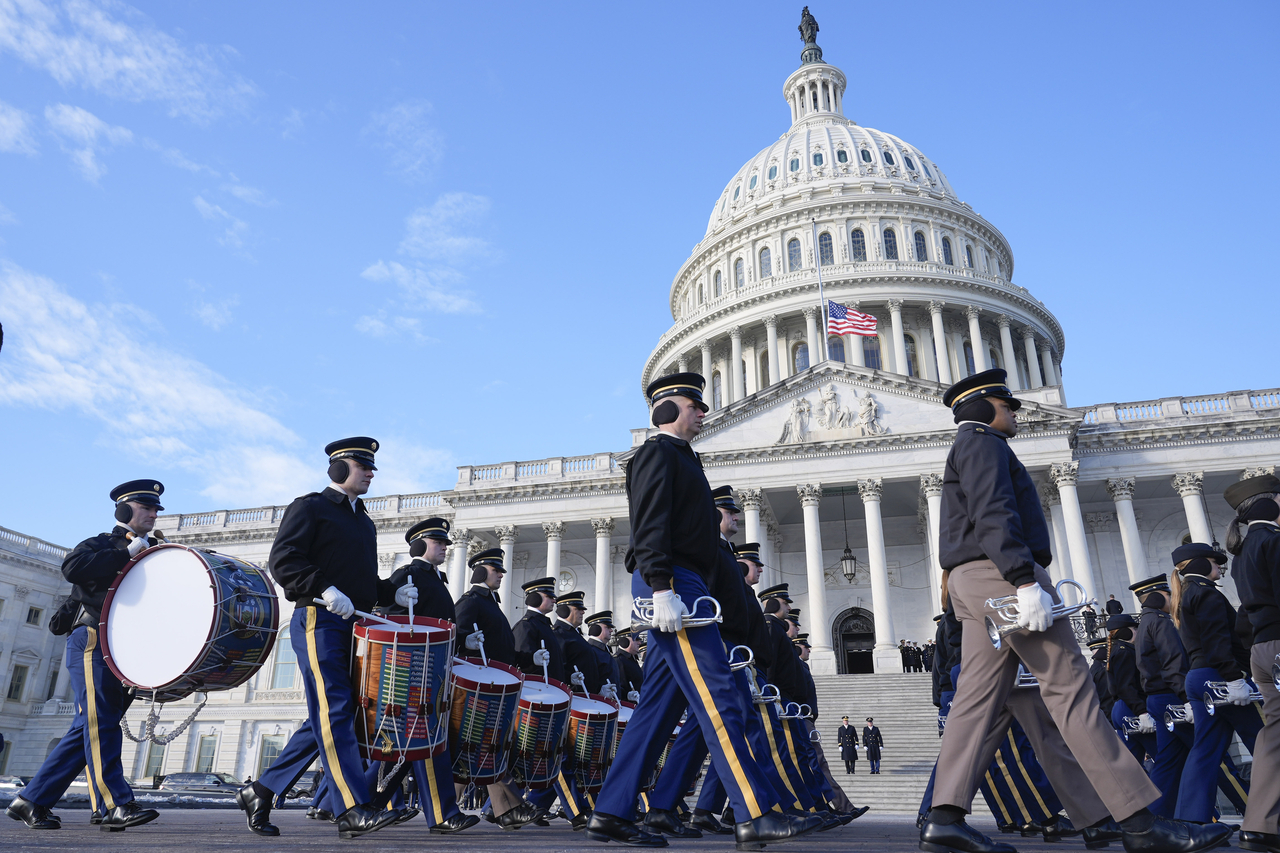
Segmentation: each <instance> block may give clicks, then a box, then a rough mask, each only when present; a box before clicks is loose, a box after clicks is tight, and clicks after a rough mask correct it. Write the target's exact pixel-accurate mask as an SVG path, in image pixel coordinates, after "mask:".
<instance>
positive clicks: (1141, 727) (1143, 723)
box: [1138, 713, 1156, 735]
mask: <svg viewBox="0 0 1280 853" xmlns="http://www.w3.org/2000/svg"><path fill="white" fill-rule="evenodd" d="M1155 731H1156V720H1155V717H1153V716H1151V715H1150V714H1147V713H1142V714H1139V715H1138V734H1142V735H1150V734H1155Z"/></svg>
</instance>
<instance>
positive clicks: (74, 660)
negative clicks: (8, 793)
mask: <svg viewBox="0 0 1280 853" xmlns="http://www.w3.org/2000/svg"><path fill="white" fill-rule="evenodd" d="M163 493H164V486H163V485H161V484H160V483H158V482H156V481H155V480H131V481H130V482H128V483H123V484H122V485H119V486H116V487H115V488H114V489H112V490H111V500H112V501H113V502H114V503H115V520H116V525H115V527H114V528H112V530H111V532H110V533H100V534H98V535H97V536H93V537H90V538H88V539H86V540H84V541H83V542H81V543H80V544H79V545H77V546H76V547H75V548H73V549H72V550H71V553H70V554H68V555H67V557H66V559H64V560H63V561H62V576H63V577H64V578H66V579H67V580H68V581H69V582H70V583H71V584H72V588H71V596H70V598H69V599H68V602H67V605H65V606H64V610H63V611H61V612H60V614H59V615H60V616H65V617H66V619H67V621H69V622H71V623H72V625H68V626H54V627H56V628H58V629H61V630H59V631H57V632H58V633H66V632H67V631H66V630H65V629H66V628H72V630H71V631H70V633H71V637H70V638H69V639H68V640H67V651H66V667H67V672H68V673H69V674H70V676H71V684H72V687H73V689H74V690H75V709H76V713H75V717H73V718H72V720H71V728H70V729H69V730H68V731H67V733H66V734H65V735H64V736H63V737H62V739H61V740H60V741H58V745H57V746H56V747H54V750H53V752H52V753H50V754H49V757H48V758H46V759H45V761H44V764H42V765H41V766H40V770H39V771H38V772H37V773H36V775H35V776H34V777H33V778H32V780H31V782H30V783H29V784H28V785H27V786H26V787H25V788H23V789H22V794H21V796H18V797H15V798H14V800H13V802H12V803H10V804H9V808H8V810H7V814H8V815H9V817H11V818H13V819H14V820H21V821H22V822H24V823H25V824H26V825H27V826H29V827H31V828H32V829H60V828H61V827H62V822H61V820H60V819H59V818H58V817H57V816H56V815H53V814H52V813H51V812H50V811H49V810H50V809H51V808H52V807H53V805H54V804H55V803H57V802H58V800H59V798H61V797H62V795H63V794H64V793H65V792H66V790H67V787H68V786H69V785H70V784H71V783H72V781H74V780H75V778H76V776H77V775H79V773H80V771H81V770H86V769H87V775H88V778H89V801H90V805H91V807H92V809H93V815H94V817H93V818H92V820H93V821H94V822H96V823H98V824H99V825H100V826H101V828H102V829H103V830H104V831H108V832H119V831H121V830H125V829H128V828H129V827H133V826H141V825H142V824H144V823H148V822H150V821H153V820H155V819H156V818H157V817H159V812H157V811H155V810H154V809H144V808H142V807H141V806H139V805H138V803H137V802H136V801H135V800H134V798H133V789H132V788H130V787H129V783H128V782H126V781H125V778H124V767H123V764H122V762H121V757H120V750H121V746H122V735H121V731H120V720H121V719H122V718H123V717H124V713H125V710H126V709H127V708H128V706H129V699H128V696H127V694H126V692H125V688H124V685H123V684H121V683H120V679H118V678H116V676H115V673H113V672H112V671H111V669H110V667H108V666H107V664H106V662H105V661H104V659H103V657H102V647H101V645H100V643H99V638H98V623H99V622H100V621H101V619H102V605H103V602H104V600H105V599H106V595H107V589H108V588H109V587H110V586H111V584H112V582H113V581H115V579H116V577H117V576H118V575H119V574H120V571H121V570H122V569H124V567H125V566H126V565H127V564H128V563H129V561H130V560H132V559H133V558H134V557H136V556H138V555H139V554H140V553H142V551H143V550H145V549H146V548H148V547H150V546H151V545H154V544H156V540H155V539H154V538H150V536H149V534H150V533H151V531H152V530H153V529H154V528H155V525H156V514H157V513H159V512H160V511H162V510H163V509H164V507H162V506H161V505H160V495H161V494H163Z"/></svg>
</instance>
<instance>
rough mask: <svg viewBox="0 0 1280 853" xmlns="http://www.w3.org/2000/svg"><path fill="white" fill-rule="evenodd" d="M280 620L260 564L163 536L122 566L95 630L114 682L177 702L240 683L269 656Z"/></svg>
mask: <svg viewBox="0 0 1280 853" xmlns="http://www.w3.org/2000/svg"><path fill="white" fill-rule="evenodd" d="M279 627H280V601H279V599H278V598H277V597H276V588H275V584H273V583H272V582H271V577H270V576H269V575H268V574H267V572H266V571H265V570H264V569H260V568H258V567H257V566H255V565H253V564H252V563H247V562H245V561H244V560H238V559H236V558H235V557H229V556H227V555H226V554H216V553H214V552H213V551H198V550H196V549H195V548H188V547H186V546H185V545H177V544H174V543H165V544H163V545H157V546H155V547H153V548H148V549H147V550H145V551H143V552H142V553H141V554H139V555H138V556H137V557H135V558H134V559H133V560H131V561H130V562H129V563H128V565H126V566H125V567H124V569H123V570H121V572H120V574H119V575H118V576H117V577H116V579H115V582H114V583H112V584H111V586H110V588H109V589H108V590H107V597H106V600H105V601H104V602H103V605H102V621H101V622H100V623H99V626H98V636H99V638H100V640H101V642H102V657H103V659H104V660H105V661H106V663H107V666H109V667H111V671H112V672H114V673H115V674H116V676H117V677H118V678H119V679H120V681H122V682H123V683H124V684H126V685H128V686H130V687H134V688H137V689H138V690H141V691H145V692H152V691H154V693H155V697H156V701H158V702H175V701H177V700H179V699H183V698H185V697H187V696H190V695H191V694H192V693H195V692H210V691H215V690H230V689H232V688H233V687H239V686H240V685H241V684H244V683H245V682H246V681H248V680H249V679H250V678H252V677H253V674H254V673H256V672H257V671H258V669H259V668H260V667H261V666H262V664H263V663H264V662H265V661H266V660H267V658H268V657H269V656H270V655H271V649H272V647H273V646H274V645H275V641H276V631H277V630H278V629H279Z"/></svg>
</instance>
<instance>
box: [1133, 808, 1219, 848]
mask: <svg viewBox="0 0 1280 853" xmlns="http://www.w3.org/2000/svg"><path fill="white" fill-rule="evenodd" d="M1230 837H1231V830H1230V829H1228V828H1227V827H1225V826H1219V825H1218V824H1216V823H1210V824H1206V825H1204V826H1201V825H1199V824H1195V823H1187V822H1186V821H1183V820H1169V819H1168V818H1163V817H1158V818H1156V819H1155V823H1153V824H1151V828H1150V829H1148V830H1147V831H1146V832H1126V833H1125V834H1124V849H1125V850H1126V851H1127V853H1200V851H1202V850H1212V849H1213V848H1214V847H1217V846H1218V845H1219V844H1221V843H1222V842H1223V841H1226V840H1227V839H1228V838H1230Z"/></svg>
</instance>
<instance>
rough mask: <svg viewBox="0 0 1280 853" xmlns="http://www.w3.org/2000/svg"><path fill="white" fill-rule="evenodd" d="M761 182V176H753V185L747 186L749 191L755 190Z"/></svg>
mask: <svg viewBox="0 0 1280 853" xmlns="http://www.w3.org/2000/svg"><path fill="white" fill-rule="evenodd" d="M759 180H760V176H759V175H752V176H751V183H749V184H747V189H749V190H753V189H755V188H756V183H757V182H758V181H759Z"/></svg>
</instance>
